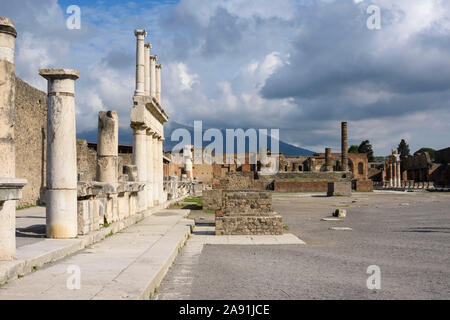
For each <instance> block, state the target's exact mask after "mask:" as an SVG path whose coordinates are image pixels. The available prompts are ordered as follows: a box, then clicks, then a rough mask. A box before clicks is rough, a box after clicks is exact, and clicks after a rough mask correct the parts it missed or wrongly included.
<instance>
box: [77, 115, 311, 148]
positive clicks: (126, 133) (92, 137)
mask: <svg viewBox="0 0 450 320" xmlns="http://www.w3.org/2000/svg"><path fill="white" fill-rule="evenodd" d="M177 129H185V130H186V131H187V132H189V134H190V136H191V137H192V139H193V137H194V127H190V126H186V125H183V124H180V123H177V122H175V121H169V122H168V123H167V124H165V125H164V136H165V137H166V140H165V141H164V150H165V151H170V150H172V149H173V148H174V147H175V146H176V145H177V144H178V142H179V141H171V140H170V137H171V135H172V132H173V131H175V130H177ZM245 130H246V129H244V131H245ZM205 131H206V129H204V130H203V133H204V132H205ZM220 132H221V133H222V136H223V146H224V147H225V146H226V143H225V141H226V130H225V129H220ZM280 133H281V132H280ZM78 138H79V139H86V140H87V141H88V142H96V141H97V130H90V131H85V132H81V133H79V134H78ZM266 141H267V147H268V149H270V147H271V139H270V137H269V138H268V139H266ZM210 143H211V142H210V141H206V142H205V141H204V142H203V148H205V147H207V146H208V145H209V144H210ZM119 144H120V145H132V144H133V132H132V130H131V128H126V129H124V128H120V129H119ZM187 144H193V141H191V142H188V143H187ZM245 150H246V152H248V141H246V148H245ZM257 150H259V141H258V145H257ZM279 150H280V152H282V153H283V154H284V155H287V156H311V155H313V154H314V153H315V152H314V151H311V150H307V149H303V148H299V147H296V146H293V145H292V144H289V143H286V142H283V141H281V140H280V141H279ZM236 151H237V150H236V145H235V150H234V152H236Z"/></svg>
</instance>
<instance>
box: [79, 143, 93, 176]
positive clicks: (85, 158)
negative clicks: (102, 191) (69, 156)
mask: <svg viewBox="0 0 450 320" xmlns="http://www.w3.org/2000/svg"><path fill="white" fill-rule="evenodd" d="M96 170H97V152H96V151H95V150H92V149H90V148H89V147H88V144H87V141H86V140H84V139H77V172H78V181H94V180H95V176H96Z"/></svg>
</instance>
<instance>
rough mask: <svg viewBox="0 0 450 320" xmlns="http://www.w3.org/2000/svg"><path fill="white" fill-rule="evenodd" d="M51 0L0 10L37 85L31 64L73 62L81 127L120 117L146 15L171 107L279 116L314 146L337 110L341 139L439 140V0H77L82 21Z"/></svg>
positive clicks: (245, 123) (186, 117)
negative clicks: (104, 113)
mask: <svg viewBox="0 0 450 320" xmlns="http://www.w3.org/2000/svg"><path fill="white" fill-rule="evenodd" d="M61 3H62V2H57V0H42V1H39V3H38V2H37V1H32V0H18V1H13V2H11V1H10V2H8V3H6V2H2V3H0V10H1V11H2V14H3V15H5V16H9V17H11V18H13V20H14V22H15V24H16V26H17V29H18V32H19V37H18V39H17V50H16V69H17V74H18V75H19V76H20V77H22V78H23V79H24V80H25V81H27V82H30V83H31V84H32V85H34V86H36V87H38V88H40V89H41V90H45V84H46V83H45V80H44V79H42V78H41V77H39V76H38V74H37V72H38V69H39V68H41V67H49V66H51V67H69V68H75V69H78V70H80V73H81V77H80V79H79V80H78V81H77V82H76V103H77V129H78V131H79V132H81V131H84V130H92V129H95V128H96V126H97V113H98V111H99V110H104V109H115V110H117V111H118V113H119V119H120V126H121V127H122V128H127V127H129V110H130V107H131V103H132V95H133V92H134V76H135V70H134V68H135V37H134V35H133V30H134V29H135V28H145V29H147V31H148V32H149V37H148V40H149V41H151V42H152V45H153V48H152V53H153V54H157V55H158V59H159V63H162V64H163V74H162V77H163V79H162V86H163V91H162V98H163V105H164V108H165V109H166V111H167V112H168V114H169V117H170V118H171V119H172V120H175V121H178V122H181V123H185V124H192V122H193V121H194V120H203V121H204V125H205V126H208V127H221V128H233V127H242V128H249V127H254V128H280V129H281V132H280V134H281V138H282V139H283V140H285V141H287V142H290V143H293V144H295V145H298V146H303V147H307V148H310V149H313V150H317V151H321V150H322V149H323V148H324V147H325V146H330V147H333V148H335V149H336V150H339V148H340V146H339V134H340V133H339V128H340V125H339V122H340V121H342V120H348V121H349V133H350V138H351V142H352V143H354V144H357V143H359V142H360V141H361V140H365V139H369V140H370V141H371V142H372V144H373V145H374V147H375V153H376V154H387V153H389V150H390V149H392V148H393V147H395V146H396V145H397V144H398V141H399V140H400V139H401V138H407V139H408V143H409V144H410V146H411V149H412V150H413V149H418V148H420V147H422V146H430V147H445V146H447V144H448V142H447V141H448V138H447V136H448V132H449V129H450V121H446V120H450V119H447V118H448V117H447V115H448V114H450V113H449V112H448V111H449V103H450V90H449V89H450V88H449V85H450V59H448V52H449V51H450V40H449V39H450V37H449V33H450V19H448V15H449V13H450V3H449V2H448V1H442V0H429V1H421V0H398V1H395V2H393V1H388V0H372V1H369V0H364V1H354V0H339V1H335V0H298V1H294V0H292V1H291V0H280V1H273V0H270V1H269V0H259V1H246V0H223V1H219V0H215V1H203V0H180V1H162V2H153V1H152V2H148V1H141V0H136V1H133V2H132V1H120V2H119V1H108V2H106V1H96V2H87V1H85V2H81V3H82V4H81V9H82V19H83V20H82V29H81V30H68V29H67V28H66V27H65V18H66V14H65V6H62V5H61ZM64 3H65V2H64ZM371 4H374V5H377V6H379V7H380V8H381V18H382V21H381V25H382V29H381V30H377V31H371V30H368V29H367V27H366V20H367V18H368V14H367V11H366V10H367V7H368V6H369V5H371ZM430 127H431V128H432V130H430V129H429V128H430Z"/></svg>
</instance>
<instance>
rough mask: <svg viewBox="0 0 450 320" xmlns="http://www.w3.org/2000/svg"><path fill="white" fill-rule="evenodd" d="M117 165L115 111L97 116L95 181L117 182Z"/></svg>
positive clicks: (117, 136) (116, 123)
mask: <svg viewBox="0 0 450 320" xmlns="http://www.w3.org/2000/svg"><path fill="white" fill-rule="evenodd" d="M118 165H119V119H118V116H117V112H116V111H107V112H104V111H101V112H99V114H98V137H97V181H99V182H117V181H118Z"/></svg>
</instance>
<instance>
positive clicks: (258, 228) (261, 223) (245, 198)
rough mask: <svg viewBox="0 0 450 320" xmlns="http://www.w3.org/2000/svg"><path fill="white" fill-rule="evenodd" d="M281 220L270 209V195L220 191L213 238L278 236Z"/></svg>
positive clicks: (280, 232)
mask: <svg viewBox="0 0 450 320" xmlns="http://www.w3.org/2000/svg"><path fill="white" fill-rule="evenodd" d="M281 234H283V219H282V217H281V216H280V215H278V214H275V213H274V212H273V210H272V194H271V193H268V192H262V191H248V190H233V191H231V190H223V191H222V207H221V208H220V209H219V210H217V211H216V235H281Z"/></svg>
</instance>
